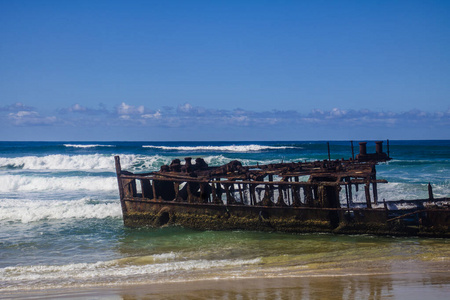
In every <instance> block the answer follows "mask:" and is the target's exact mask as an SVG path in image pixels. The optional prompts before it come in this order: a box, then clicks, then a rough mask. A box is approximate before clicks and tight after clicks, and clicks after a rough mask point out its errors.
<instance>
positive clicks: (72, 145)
mask: <svg viewBox="0 0 450 300" xmlns="http://www.w3.org/2000/svg"><path fill="white" fill-rule="evenodd" d="M64 146H65V147H72V148H97V147H116V146H115V145H99V144H92V145H83V144H64Z"/></svg>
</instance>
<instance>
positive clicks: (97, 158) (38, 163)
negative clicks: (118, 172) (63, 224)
mask: <svg viewBox="0 0 450 300" xmlns="http://www.w3.org/2000/svg"><path fill="white" fill-rule="evenodd" d="M120 161H121V164H122V168H126V169H130V170H135V171H136V170H145V169H156V168H159V166H160V165H162V164H164V163H168V162H170V159H169V158H164V157H161V156H159V155H155V156H143V155H129V154H128V155H120ZM0 168H4V169H22V170H89V171H111V172H113V171H114V170H115V165H114V155H102V154H89V155H63V154H54V155H47V156H22V157H12V158H10V157H0Z"/></svg>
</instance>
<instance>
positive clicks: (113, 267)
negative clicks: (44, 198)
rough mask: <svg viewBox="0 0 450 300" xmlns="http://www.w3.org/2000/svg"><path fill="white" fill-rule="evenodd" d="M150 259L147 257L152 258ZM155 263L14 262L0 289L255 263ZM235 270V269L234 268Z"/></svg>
mask: <svg viewBox="0 0 450 300" xmlns="http://www.w3.org/2000/svg"><path fill="white" fill-rule="evenodd" d="M151 260H152V259H150V261H151ZM153 261H154V262H155V263H150V264H141V265H132V264H123V263H122V262H121V260H120V259H119V260H112V261H105V262H96V263H78V264H67V265H36V266H14V267H6V268H1V269H0V282H2V283H0V290H3V291H14V290H24V289H27V290H30V289H43V288H49V287H52V288H54V287H61V286H68V285H69V286H81V285H83V286H86V285H98V284H101V285H109V284H114V285H116V284H117V283H128V282H130V281H132V282H135V283H136V282H139V281H142V282H144V281H155V282H156V281H158V279H161V278H164V277H165V276H168V275H170V274H172V275H174V274H176V277H178V278H180V279H182V278H183V277H184V279H185V280H188V279H190V278H191V279H193V278H192V275H189V274H191V273H190V272H192V271H200V272H208V271H215V270H217V269H235V270H236V268H240V267H241V266H243V265H256V264H259V263H260V262H261V259H260V258H255V259H222V260H205V259H200V260H185V261H176V260H171V261H164V260H162V261H161V259H160V258H158V257H154V258H153ZM236 272H238V271H237V270H236Z"/></svg>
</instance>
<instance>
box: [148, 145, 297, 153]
mask: <svg viewBox="0 0 450 300" xmlns="http://www.w3.org/2000/svg"><path fill="white" fill-rule="evenodd" d="M142 147H143V148H153V149H161V150H169V151H194V152H195V151H220V152H257V151H264V150H283V149H293V148H296V147H292V146H263V145H255V144H252V145H230V146H176V147H172V146H152V145H144V146H142Z"/></svg>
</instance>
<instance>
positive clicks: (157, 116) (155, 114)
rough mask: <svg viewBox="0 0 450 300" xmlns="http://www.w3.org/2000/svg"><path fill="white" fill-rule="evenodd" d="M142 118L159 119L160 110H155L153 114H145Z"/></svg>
mask: <svg viewBox="0 0 450 300" xmlns="http://www.w3.org/2000/svg"><path fill="white" fill-rule="evenodd" d="M141 117H142V118H144V119H156V120H159V119H161V117H162V114H161V111H160V110H158V111H157V112H155V113H154V114H145V115H142V116H141Z"/></svg>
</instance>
